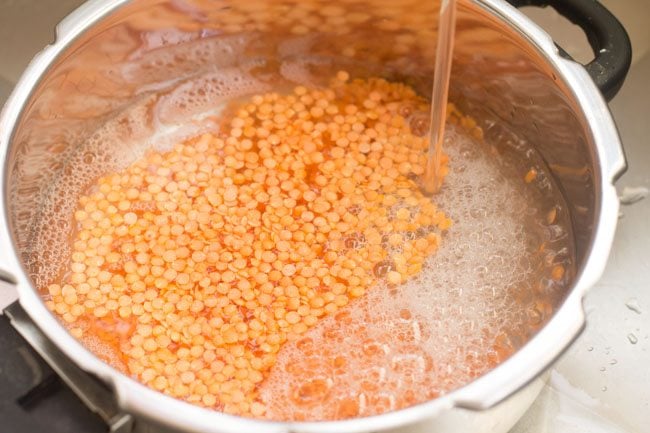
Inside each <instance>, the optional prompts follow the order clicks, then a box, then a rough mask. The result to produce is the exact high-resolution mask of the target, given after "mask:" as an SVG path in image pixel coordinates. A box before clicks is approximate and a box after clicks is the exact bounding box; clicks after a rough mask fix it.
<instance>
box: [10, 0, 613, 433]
mask: <svg viewBox="0 0 650 433" xmlns="http://www.w3.org/2000/svg"><path fill="white" fill-rule="evenodd" d="M471 1H472V2H473V3H475V4H476V5H478V6H479V7H481V8H482V9H483V10H484V11H487V12H488V13H491V14H492V15H495V16H497V17H498V18H499V19H501V20H502V21H504V22H506V23H507V24H508V25H509V26H510V27H512V28H513V29H514V30H515V31H517V32H518V33H519V34H520V36H522V37H523V38H525V39H526V40H527V41H528V42H529V43H530V44H531V46H532V47H534V48H535V49H536V50H537V51H538V52H539V54H541V55H543V57H544V58H545V59H546V60H547V62H548V63H549V65H550V66H552V68H553V70H554V72H555V74H556V76H557V77H558V79H559V80H562V81H563V82H564V83H565V84H566V86H567V87H568V88H569V89H570V91H571V93H572V95H571V96H573V98H574V99H575V101H576V102H577V103H578V104H579V106H580V107H581V108H582V114H583V115H584V117H585V120H586V123H587V124H588V125H589V128H590V132H591V134H592V136H593V139H594V144H595V154H596V161H595V163H597V165H598V167H599V168H600V173H594V175H595V184H596V185H595V186H596V191H597V192H599V194H598V195H597V200H596V215H597V223H596V226H595V227H594V236H593V242H592V245H591V247H590V251H589V254H588V256H587V259H586V261H585V265H584V268H583V270H582V272H581V273H580V275H579V276H578V277H577V279H576V282H575V285H574V287H573V289H572V290H571V292H570V293H569V295H568V297H567V298H566V300H565V301H564V303H563V304H562V305H561V306H560V308H559V309H558V311H557V312H556V313H555V315H554V316H553V317H552V318H551V320H549V322H548V323H547V324H546V325H545V326H544V328H542V330H541V331H540V332H538V333H537V334H536V335H535V336H534V337H533V338H531V340H529V341H528V342H527V343H526V344H525V345H524V347H522V348H521V349H519V350H518V351H517V352H516V353H515V354H514V355H512V356H511V357H510V358H509V359H507V360H506V361H505V362H503V363H501V364H500V365H499V366H497V367H496V368H495V369H493V370H491V371H490V372H489V373H487V374H485V375H483V376H481V377H480V378H478V379H476V380H475V381H473V382H471V383H469V384H467V385H465V386H464V387H462V388H459V389H457V390H455V391H453V392H451V393H449V394H447V395H445V396H442V397H439V398H437V399H434V400H431V401H428V402H425V403H421V404H418V405H415V406H412V407H409V408H405V409H401V410H397V411H393V412H388V413H385V414H381V415H375V416H370V417H363V418H354V419H349V420H342V421H322V422H273V421H261V420H254V419H249V418H242V417H237V416H232V415H227V414H223V413H220V412H216V411H212V410H207V409H204V408H200V407H198V406H195V405H192V404H190V403H187V402H184V401H181V400H176V399H174V398H172V397H169V396H166V395H164V394H162V393H159V392H157V391H154V390H153V389H150V388H148V387H146V386H145V385H143V384H141V383H139V382H137V381H136V380H134V379H132V378H130V377H128V376H126V375H124V374H122V373H121V372H119V371H117V370H116V369H114V368H113V367H111V366H109V365H108V364H106V363H104V362H103V361H101V360H100V359H99V358H98V357H96V356H95V355H94V354H92V353H91V352H90V351H89V350H87V349H86V348H85V347H84V346H83V345H82V344H81V343H80V342H78V341H77V340H76V339H75V338H74V337H72V335H70V334H69V333H68V332H67V331H66V330H65V328H64V327H63V326H62V325H61V324H60V323H59V322H58V320H57V319H56V318H55V317H54V315H53V314H51V313H50V312H49V310H48V309H47V308H46V306H45V304H44V303H43V301H42V300H41V298H40V296H39V295H38V292H37V290H36V289H35V288H34V287H33V285H32V283H31V281H30V280H29V278H28V277H27V274H26V272H25V270H24V269H23V267H22V265H21V264H20V261H19V260H18V255H17V252H16V250H15V244H14V242H13V240H12V235H11V230H10V227H9V225H8V224H9V219H8V217H7V208H6V199H7V189H8V186H7V185H8V182H7V176H8V172H9V170H8V167H7V164H8V162H7V161H8V160H7V155H8V152H9V148H10V143H11V139H12V136H13V134H14V129H15V126H16V123H17V121H18V119H19V117H20V115H21V114H22V112H23V110H24V109H25V107H26V104H27V102H28V101H29V98H30V97H31V94H32V91H33V89H34V88H36V86H37V85H38V83H39V81H40V79H41V77H42V76H43V75H44V74H45V73H46V72H47V71H48V69H49V67H50V66H51V65H52V64H53V63H54V62H55V61H56V60H57V59H58V58H59V56H60V55H61V54H62V53H63V52H64V51H65V50H66V49H67V48H68V46H69V45H70V44H71V43H72V42H73V41H74V40H75V39H76V38H77V37H78V36H79V35H81V34H82V33H84V32H85V31H86V30H88V29H89V28H90V27H91V26H92V25H93V24H95V23H96V22H97V21H98V20H100V19H101V18H103V17H104V16H106V15H107V14H109V13H110V12H112V11H114V10H115V9H117V8H119V7H121V6H123V5H125V4H127V3H129V0H91V1H89V2H87V3H85V4H84V5H82V6H81V7H80V8H78V9H77V10H75V11H74V12H72V13H71V14H70V15H69V16H68V17H66V18H65V19H64V20H63V21H62V22H61V23H60V24H59V25H58V26H57V28H56V40H55V42H54V43H53V44H51V45H49V46H47V47H46V48H45V49H44V50H43V51H42V52H41V53H39V54H37V55H36V57H35V58H34V59H33V60H32V62H31V63H30V65H29V67H28V68H27V70H26V71H25V72H24V74H23V76H22V77H21V79H20V81H19V82H18V84H17V85H16V87H15V89H14V91H13V93H12V95H11V96H10V98H9V99H8V101H7V103H6V105H5V107H4V109H3V110H2V112H1V113H0V158H1V160H2V161H3V163H2V165H1V166H0V183H1V188H2V191H3V197H2V200H0V267H6V269H4V270H5V271H7V272H6V273H5V274H4V275H5V277H4V279H7V280H10V282H11V283H13V284H15V285H16V288H17V291H18V294H19V301H20V304H21V305H22V307H23V308H24V309H25V311H26V312H27V313H28V314H29V316H30V317H31V318H32V319H33V320H34V322H35V323H36V324H37V325H38V327H39V328H40V329H41V330H42V331H43V332H44V333H45V334H46V335H47V337H48V338H49V339H51V340H52V341H53V342H55V343H56V344H57V345H58V347H59V348H60V349H61V350H62V351H63V352H64V353H65V354H66V355H67V356H68V357H69V358H70V359H72V360H74V362H75V363H76V364H77V365H78V366H80V367H81V368H82V369H83V370H85V371H87V372H89V373H91V374H94V375H96V376H98V377H99V378H101V379H102V380H104V381H105V382H106V383H108V385H109V386H111V387H112V388H113V389H114V391H115V395H116V398H117V401H118V403H119V405H120V406H121V407H122V408H123V409H124V410H126V411H127V412H129V413H134V414H137V415H140V416H143V417H145V418H149V419H151V420H153V421H156V422H159V423H161V424H163V425H168V426H170V427H174V428H177V429H181V430H185V431H196V432H238V431H246V432H251V433H252V432H265V433H275V432H278V433H280V432H310V433H321V432H322V433H325V432H331V431H347V432H363V431H375V430H385V429H389V428H394V427H398V426H402V425H407V424H410V423H414V422H416V421H420V420H423V419H426V418H431V417H434V416H436V415H437V414H439V413H440V412H442V411H444V410H447V409H451V408H453V407H458V408H465V409H471V410H484V409H488V408H490V407H492V406H494V405H496V404H497V403H499V402H500V401H502V400H504V399H505V398H507V397H508V396H510V395H512V394H513V393H515V392H516V391H517V390H519V389H521V388H522V387H524V386H525V385H526V384H527V383H528V382H530V381H531V380H533V379H534V378H535V377H537V376H538V375H539V374H540V373H542V372H543V371H544V370H546V369H547V367H549V366H550V365H551V364H552V363H553V361H554V360H555V359H556V358H557V357H559V356H560V355H561V354H562V353H563V351H564V350H565V349H566V348H568V347H569V345H570V344H571V343H572V342H573V340H574V339H575V338H576V337H577V336H578V335H579V333H580V331H581V330H582V329H583V327H584V324H585V314H584V310H583V307H582V299H583V297H584V295H585V294H586V292H587V290H588V289H589V288H590V287H591V286H592V285H594V284H595V283H596V281H597V280H598V279H599V278H600V275H601V274H602V272H603V270H604V268H605V264H606V261H607V257H608V255H609V250H610V247H611V244H612V241H613V237H614V232H615V228H616V223H617V219H618V206H619V203H618V197H617V195H616V190H615V188H614V186H613V182H614V181H615V180H616V178H617V177H618V176H619V175H620V174H621V173H622V171H623V170H624V169H625V159H624V155H623V150H622V147H621V144H620V140H619V137H618V133H617V130H616V127H615V125H614V122H613V120H612V117H611V115H610V113H609V110H608V108H607V105H606V103H605V101H604V99H603V98H602V96H601V95H600V93H599V91H598V89H597V88H596V86H595V85H594V83H593V81H592V80H591V78H590V77H589V75H588V74H587V73H586V71H585V70H584V68H583V67H582V66H581V65H579V64H577V63H575V62H573V61H571V60H567V59H565V58H563V57H561V56H560V55H559V53H558V49H557V48H556V46H555V44H554V43H553V40H552V38H551V37H550V36H549V35H548V34H547V33H546V32H545V31H544V30H542V29H541V28H540V27H538V26H537V25H536V24H535V23H533V22H532V21H531V20H529V19H528V18H527V17H526V16H524V15H523V14H522V13H521V12H519V11H518V10H517V9H515V8H514V7H512V6H510V5H509V4H508V3H506V2H505V1H504V0H471ZM6 275H10V276H11V277H10V278H6ZM0 277H2V275H0ZM531 366H536V367H534V368H532V367H531Z"/></svg>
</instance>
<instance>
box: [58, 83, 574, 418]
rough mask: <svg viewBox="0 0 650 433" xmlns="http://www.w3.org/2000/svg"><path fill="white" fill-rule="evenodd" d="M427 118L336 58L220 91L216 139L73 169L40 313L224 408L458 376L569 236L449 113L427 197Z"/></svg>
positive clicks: (512, 323)
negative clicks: (233, 93) (272, 83)
mask: <svg viewBox="0 0 650 433" xmlns="http://www.w3.org/2000/svg"><path fill="white" fill-rule="evenodd" d="M428 111H429V106H428V103H427V102H426V101H425V100H423V99H421V98H420V97H419V96H418V95H417V94H416V93H415V92H414V91H413V89H411V88H410V87H408V86H406V85H404V84H400V83H390V82H388V81H385V80H383V79H378V78H370V79H367V80H360V79H355V80H352V81H350V80H349V77H348V74H347V73H345V72H340V73H338V74H337V76H336V79H334V80H333V81H332V82H331V83H330V85H329V86H328V87H326V88H306V87H303V86H299V87H296V88H294V89H293V91H292V92H289V93H286V94H280V93H266V94H257V95H254V96H251V97H248V98H244V99H238V100H237V101H232V102H231V103H230V105H229V106H228V107H227V108H226V109H225V110H224V111H223V112H222V114H221V115H220V123H221V126H220V128H219V130H218V131H216V132H214V133H208V134H204V135H201V136H198V137H195V138H193V139H190V140H187V141H185V142H182V143H180V144H177V145H176V146H174V147H173V148H172V149H167V150H165V151H162V150H158V151H151V152H149V153H148V154H147V155H145V157H143V158H141V159H139V160H138V161H136V162H135V163H133V164H131V165H129V166H128V167H126V168H125V169H123V170H120V171H118V172H114V173H112V174H109V175H107V176H104V177H102V178H100V179H98V180H97V181H95V182H93V185H91V187H90V188H89V189H88V192H87V193H86V194H85V195H83V196H81V197H80V198H79V202H78V207H77V210H76V212H75V214H74V218H75V220H76V230H75V232H74V233H73V235H72V236H73V238H72V241H71V242H72V254H71V260H70V263H69V266H68V267H67V269H66V270H65V272H64V274H63V277H62V278H61V279H60V281H57V283H56V284H49V285H48V287H47V294H46V302H47V305H48V307H49V308H50V309H52V310H53V311H55V312H56V313H57V315H58V316H59V317H61V319H62V320H63V322H64V323H65V324H66V326H67V327H68V328H69V329H70V332H71V333H72V334H73V335H74V336H75V337H77V338H79V339H80V340H81V341H82V342H83V343H84V344H85V345H86V346H87V347H89V348H90V349H91V350H92V351H93V352H94V353H96V354H97V355H98V356H100V357H101V358H102V359H104V360H105V361H106V362H108V363H110V364H111V365H113V366H114V367H116V368H118V369H120V370H121V371H123V372H124V373H125V374H128V375H130V376H132V377H134V378H136V379H137V380H139V381H141V382H143V383H145V384H146V385H148V386H150V387H152V388H154V389H156V390H159V391H161V392H164V393H166V394H168V395H171V396H173V397H176V398H179V399H184V400H186V401H188V402H191V403H194V404H197V405H201V406H205V407H208V408H212V409H215V410H220V411H224V412H227V413H232V414H238V415H243V416H253V417H257V418H266V419H273V420H323V419H342V418H350V417H355V416H367V415H374V414H380V413H383V412H386V411H389V410H394V409H399V408H403V407H407V406H410V405H413V404H416V403H419V402H423V401H426V400H429V399H432V398H435V397H437V396H439V395H441V394H444V393H446V392H449V391H451V390H453V389H456V388H458V387H459V386H462V385H464V384H466V383H468V382H469V381H471V380H472V379H474V378H476V377H478V376H480V375H482V374H484V373H485V372H487V371H488V370H490V369H491V368H493V367H494V366H496V365H497V364H498V363H500V362H502V361H503V360H504V359H506V358H507V357H508V356H510V354H512V353H513V352H514V351H515V350H517V349H518V348H519V347H520V346H521V345H522V344H523V343H524V342H525V341H526V340H527V339H528V338H530V336H531V335H532V334H533V333H534V332H535V331H536V330H537V329H539V328H540V327H541V326H542V325H543V323H544V322H545V321H546V320H547V319H548V317H550V315H551V314H552V310H553V306H554V305H557V303H558V302H559V300H560V299H561V296H563V293H565V292H564V288H565V287H566V284H567V283H568V282H569V281H570V280H571V278H572V276H573V272H574V270H573V267H572V253H571V250H570V249H571V236H570V228H569V224H568V217H567V213H566V211H565V210H564V205H563V202H562V200H561V196H559V195H558V194H557V193H555V192H554V189H553V188H554V187H553V185H552V183H550V181H549V179H548V177H546V175H545V173H544V171H543V170H541V169H540V167H539V166H534V167H530V165H529V164H521V160H520V159H517V158H510V159H509V157H508V156H506V155H505V154H499V155H498V157H496V156H497V153H498V151H497V150H496V148H495V147H492V146H490V145H488V144H487V143H485V142H483V141H482V131H481V129H479V128H478V127H477V125H476V122H474V121H473V120H472V119H471V118H469V117H465V116H462V115H461V114H460V113H459V112H458V111H457V110H456V109H455V108H454V107H453V106H450V107H449V108H448V122H449V123H450V125H448V127H449V128H448V131H449V132H448V134H447V142H446V143H445V149H446V150H447V151H448V152H449V154H450V155H451V160H450V161H448V158H447V157H445V158H444V159H443V171H442V174H443V175H447V172H448V166H447V165H448V163H449V164H450V165H449V167H451V173H450V174H449V175H448V176H447V177H446V178H445V185H444V187H443V190H442V191H441V193H440V194H438V195H436V196H435V197H434V198H433V200H432V199H431V198H428V197H425V196H424V195H423V194H422V192H421V190H420V188H419V183H418V179H419V178H420V176H421V175H422V173H423V172H424V167H425V164H426V148H427V145H428V143H427V142H426V139H425V138H424V137H423V135H424V133H425V132H426V125H424V124H423V122H422V119H423V116H424V117H426V114H427V113H428ZM530 173H533V174H534V175H531V174H530ZM543 191H546V193H545V192H543ZM549 191H550V192H549ZM504 203H507V204H508V205H507V206H504ZM436 205H438V206H439V207H438V206H436ZM443 210H444V212H443ZM452 219H453V220H454V223H453V226H452Z"/></svg>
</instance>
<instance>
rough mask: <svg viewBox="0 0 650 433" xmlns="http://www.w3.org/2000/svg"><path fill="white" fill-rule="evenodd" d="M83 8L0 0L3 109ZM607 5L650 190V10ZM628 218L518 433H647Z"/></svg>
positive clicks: (636, 254) (642, 226)
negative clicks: (584, 318)
mask: <svg viewBox="0 0 650 433" xmlns="http://www.w3.org/2000/svg"><path fill="white" fill-rule="evenodd" d="M80 3H82V1H81V0H58V1H57V0H47V1H46V0H20V1H18V0H4V1H3V0H0V41H4V43H0V103H1V101H3V100H4V99H5V98H6V97H7V96H8V94H9V91H10V89H11V87H12V85H13V84H12V83H13V82H15V81H16V80H17V78H18V76H19V74H20V71H21V70H22V69H23V68H24V67H25V66H26V64H27V62H28V61H29V59H30V58H31V57H32V56H33V54H34V53H35V52H36V51H38V50H39V49H40V48H41V47H42V46H43V45H44V44H46V43H47V42H49V40H51V39H52V37H53V30H52V29H53V26H54V24H55V23H56V22H58V21H59V20H60V19H61V18H62V17H63V16H64V15H65V14H66V12H67V11H70V10H72V9H73V8H74V7H75V5H78V4H80ZM603 3H604V4H605V5H606V6H608V7H609V8H610V9H611V10H612V11H613V12H614V13H615V14H616V15H617V16H618V17H619V19H621V21H622V22H623V24H624V25H625V26H626V28H627V29H628V31H629V33H630V36H631V38H632V41H633V47H634V50H635V57H634V65H633V67H632V70H631V72H630V75H629V77H628V80H627V82H626V84H625V85H624V87H623V89H622V90H621V92H620V94H619V95H618V96H617V97H616V98H615V100H614V101H613V102H612V103H611V104H610V106H611V109H612V112H613V114H614V117H615V118H616V121H617V124H618V127H619V130H620V133H621V136H622V140H623V144H624V146H625V150H626V154H627V159H628V165H629V170H628V172H627V173H626V174H625V175H624V176H623V177H622V178H621V179H620V181H619V182H618V184H617V186H618V187H619V189H622V188H623V187H624V186H633V187H637V186H645V187H649V188H650V84H649V83H648V79H650V25H648V22H649V21H650V1H648V0H607V1H603ZM529 13H530V15H532V16H533V17H534V18H535V19H536V20H538V22H540V23H541V24H542V26H543V27H544V28H546V29H551V30H553V29H560V30H559V33H556V32H552V33H553V34H554V36H555V37H556V40H558V41H559V42H560V43H561V44H562V45H563V46H564V47H565V48H566V49H567V50H568V51H569V52H571V53H572V54H574V55H575V56H576V57H577V58H588V56H587V55H586V54H584V53H583V54H580V50H583V51H584V45H581V40H580V38H575V37H574V36H573V35H575V31H573V30H571V29H567V28H566V27H563V26H562V25H561V23H560V22H559V21H558V20H557V19H556V18H553V17H551V16H549V15H548V14H545V13H540V12H539V11H533V12H529ZM26 23H29V25H26ZM7 41H8V43H7ZM582 42H583V41H582ZM622 213H623V215H622V217H621V219H620V221H619V226H618V231H617V234H616V239H615V242H614V247H613V250H612V254H611V257H610V260H609V264H608V267H607V270H606V272H605V274H604V275H603V277H602V279H601V281H600V283H599V284H598V285H597V286H596V287H594V288H593V290H592V291H591V292H590V293H589V295H588V296H587V298H586V299H585V307H586V310H587V312H588V325H587V329H586V331H585V332H584V334H583V335H582V336H581V337H580V338H579V339H578V341H577V342H576V343H575V344H574V345H573V346H572V347H571V348H570V349H569V350H568V352H567V353H566V354H565V355H564V356H563V357H562V358H561V360H560V361H559V362H558V363H557V365H556V366H555V368H554V370H553V372H552V374H551V379H550V381H549V383H548V385H547V386H546V387H545V389H544V390H543V392H542V394H541V395H540V397H539V398H538V399H537V401H536V402H535V404H534V405H533V407H532V408H531V410H530V411H529V412H528V413H527V414H526V415H525V416H524V418H523V419H522V420H521V421H520V422H519V423H518V424H517V426H516V427H515V428H514V430H513V431H512V433H642V432H646V431H648V430H649V427H648V426H650V338H649V335H650V199H646V200H642V201H640V202H638V203H636V204H634V205H631V206H623V207H622ZM0 295H2V294H1V293H0ZM0 301H2V299H0ZM0 303H1V302H0ZM626 304H627V305H629V307H628V306H626ZM635 310H636V311H635ZM459 433H464V432H459Z"/></svg>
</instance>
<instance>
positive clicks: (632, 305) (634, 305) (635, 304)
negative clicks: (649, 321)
mask: <svg viewBox="0 0 650 433" xmlns="http://www.w3.org/2000/svg"><path fill="white" fill-rule="evenodd" d="M625 306H626V307H627V308H628V310H632V311H634V312H635V313H636V314H641V306H640V305H639V301H637V300H636V298H631V299H628V301H627V302H626V303H625Z"/></svg>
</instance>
